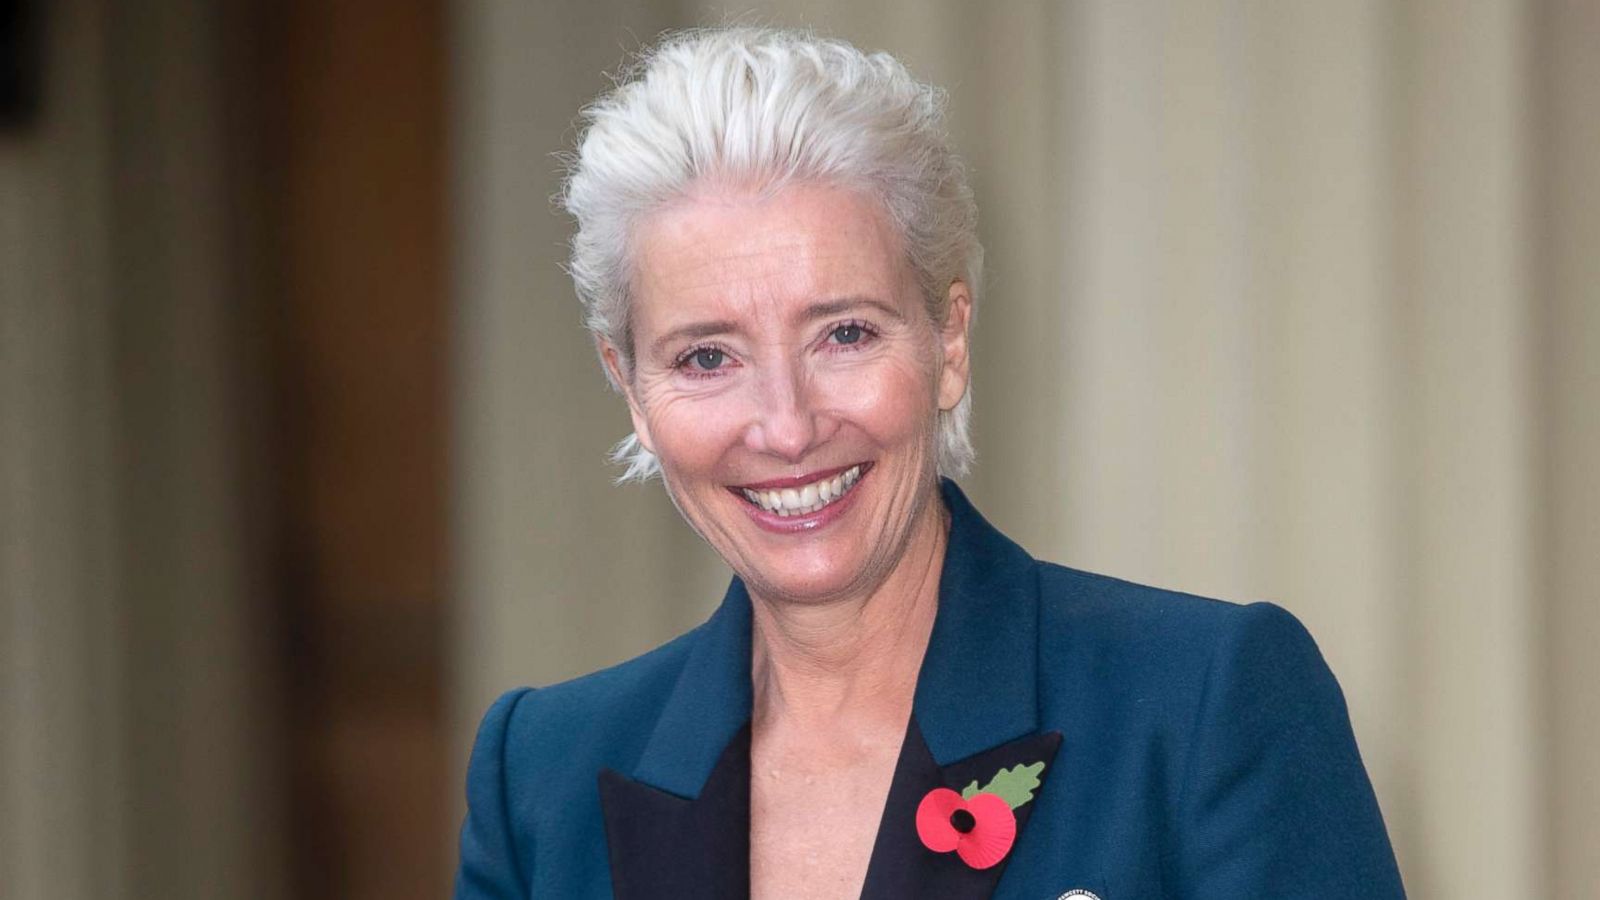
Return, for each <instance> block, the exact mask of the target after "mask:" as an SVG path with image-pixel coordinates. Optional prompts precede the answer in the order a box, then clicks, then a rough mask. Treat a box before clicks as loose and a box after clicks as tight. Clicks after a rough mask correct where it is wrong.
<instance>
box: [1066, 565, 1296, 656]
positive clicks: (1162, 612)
mask: <svg viewBox="0 0 1600 900" xmlns="http://www.w3.org/2000/svg"><path fill="white" fill-rule="evenodd" d="M1037 573H1038V578H1039V594H1040V607H1039V615H1040V625H1041V632H1042V637H1044V638H1045V639H1046V640H1050V641H1054V642H1058V644H1059V643H1060V642H1065V645H1066V646H1065V647H1063V648H1062V649H1070V650H1071V651H1073V652H1075V653H1087V654H1090V655H1093V656H1095V657H1096V658H1102V659H1103V661H1105V662H1118V661H1123V662H1129V663H1132V662H1139V663H1142V664H1147V665H1149V666H1153V667H1155V668H1157V669H1161V668H1164V667H1163V666H1162V661H1163V660H1167V661H1170V662H1171V664H1172V674H1174V675H1176V674H1178V673H1179V672H1186V673H1188V674H1189V675H1194V676H1204V674H1205V672H1204V670H1205V669H1208V668H1210V665H1211V663H1212V661H1213V657H1215V656H1216V655H1217V654H1218V653H1219V652H1223V653H1226V652H1227V651H1228V650H1229V648H1230V647H1231V646H1234V645H1242V646H1243V649H1246V650H1248V651H1252V652H1256V653H1265V654H1267V655H1269V656H1287V657H1290V658H1295V657H1304V656H1305V655H1306V654H1307V652H1308V651H1309V652H1310V653H1313V654H1315V653H1316V644H1315V642H1313V641H1312V639H1311V636H1310V634H1309V633H1308V632H1307V631H1306V629H1305V626H1303V625H1302V624H1301V623H1300V620H1299V619H1297V618H1295V616H1294V614H1293V613H1290V612H1289V611H1288V610H1285V609H1284V608H1282V607H1280V606H1278V605H1276V604H1273V603H1267V602H1256V603H1248V604H1240V603H1233V602H1229V601H1226V600H1215V599H1211V598H1207V597H1200V596H1196V595H1194V594H1188V593H1183V592H1180V591H1173V590H1168V589H1165V588H1158V587H1151V586H1149V585H1143V584H1136V583H1134V582H1131V581H1124V580H1122V579H1118V578H1111V577H1108V576H1105V575H1097V574H1094V573H1090V572H1083V571H1079V570H1077V569H1070V568H1067V567H1065V566H1059V565H1055V564H1053V563H1038V564H1037ZM1317 658H1318V660H1319V661H1320V654H1319V655H1318V657H1317ZM1197 667H1198V669H1199V671H1196V669H1197Z"/></svg>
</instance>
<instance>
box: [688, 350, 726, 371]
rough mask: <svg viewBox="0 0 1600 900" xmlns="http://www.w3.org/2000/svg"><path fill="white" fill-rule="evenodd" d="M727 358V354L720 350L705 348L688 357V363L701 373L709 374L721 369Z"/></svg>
mask: <svg viewBox="0 0 1600 900" xmlns="http://www.w3.org/2000/svg"><path fill="white" fill-rule="evenodd" d="M727 358H728V354H726V353H723V352H722V351H721V350H718V349H716V348H715V347H706V348H704V349H702V350H696V351H695V352H694V354H693V355H691V356H690V357H689V362H691V363H693V364H694V367H695V368H696V369H699V370H701V371H702V372H711V371H715V370H716V369H719V368H721V367H722V364H723V363H724V362H725V361H726V360H727Z"/></svg>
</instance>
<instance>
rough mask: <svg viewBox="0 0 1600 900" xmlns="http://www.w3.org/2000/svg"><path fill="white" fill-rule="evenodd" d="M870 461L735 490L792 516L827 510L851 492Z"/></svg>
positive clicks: (753, 501) (769, 509)
mask: <svg viewBox="0 0 1600 900" xmlns="http://www.w3.org/2000/svg"><path fill="white" fill-rule="evenodd" d="M870 467H871V463H856V464H855V465H851V466H845V467H843V468H840V469H833V470H830V471H827V472H822V473H818V474H814V475H807V476H802V477H800V478H786V479H777V480H774V481H766V482H762V483H760V484H752V485H741V486H739V487H736V488H733V489H732V490H733V492H734V493H735V494H737V495H738V496H740V497H743V498H744V500H745V501H746V502H748V503H750V504H751V505H753V506H756V507H759V508H761V509H763V510H766V511H767V512H769V513H772V514H774V515H777V516H780V517H783V518H789V517H791V516H805V515H810V514H812V513H815V512H820V511H821V510H823V509H826V508H827V507H828V506H830V505H832V504H833V503H836V502H838V501H839V500H840V499H842V498H843V497H845V496H846V495H848V494H849V493H850V491H851V490H852V489H854V488H855V486H856V483H857V482H858V481H860V479H861V476H862V474H863V473H865V472H866V470H867V469H868V468H870Z"/></svg>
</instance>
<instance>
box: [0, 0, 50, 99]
mask: <svg viewBox="0 0 1600 900" xmlns="http://www.w3.org/2000/svg"><path fill="white" fill-rule="evenodd" d="M36 6H37V4H36V3H33V2H29V0H0V129H11V128H21V127H24V126H26V125H27V124H29V123H30V122H32V121H33V116H34V113H35V112H36V111H37V110H38V108H39V76H40V71H41V68H42V64H43V62H44V60H43V59H42V58H41V56H40V54H39V43H40V34H39V11H38V10H37V9H36V8H35V7H36Z"/></svg>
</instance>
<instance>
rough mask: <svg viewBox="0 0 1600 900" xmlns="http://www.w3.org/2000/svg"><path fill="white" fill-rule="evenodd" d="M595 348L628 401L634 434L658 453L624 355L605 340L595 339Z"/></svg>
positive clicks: (651, 450)
mask: <svg viewBox="0 0 1600 900" xmlns="http://www.w3.org/2000/svg"><path fill="white" fill-rule="evenodd" d="M595 346H596V348H597V349H598V350H599V351H600V361H601V362H602V363H604V364H605V367H606V374H607V375H609V376H611V383H612V384H613V385H615V386H616V388H617V390H619V391H621V392H622V396H623V399H625V400H627V401H628V416H629V417H630V418H632V419H633V433H634V435H635V436H636V437H638V439H639V443H641V444H643V445H644V448H645V449H646V450H649V451H650V452H651V453H654V452H656V448H655V443H654V442H653V441H651V440H650V427H649V425H648V424H647V423H646V421H645V417H644V410H643V409H642V408H641V407H640V406H639V400H638V397H637V396H635V394H634V391H633V379H631V378H630V377H628V371H627V367H626V366H624V365H623V362H622V354H621V353H619V352H618V351H617V348H616V347H614V346H612V345H611V343H610V342H609V341H607V340H605V339H603V338H595Z"/></svg>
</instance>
